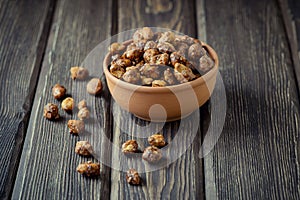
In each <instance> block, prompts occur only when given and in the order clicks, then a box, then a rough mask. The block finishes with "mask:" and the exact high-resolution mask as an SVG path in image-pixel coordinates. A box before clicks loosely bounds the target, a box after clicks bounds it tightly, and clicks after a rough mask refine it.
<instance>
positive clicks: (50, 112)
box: [44, 103, 59, 120]
mask: <svg viewBox="0 0 300 200" xmlns="http://www.w3.org/2000/svg"><path fill="white" fill-rule="evenodd" d="M44 117H45V118H46V119H50V120H54V119H58V118H59V114H58V107H57V105H56V104H54V103H47V104H46V105H45V107H44Z"/></svg>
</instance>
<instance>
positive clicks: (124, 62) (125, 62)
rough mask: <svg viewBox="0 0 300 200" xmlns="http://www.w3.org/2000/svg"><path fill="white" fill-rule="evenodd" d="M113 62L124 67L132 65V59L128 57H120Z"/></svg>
mask: <svg viewBox="0 0 300 200" xmlns="http://www.w3.org/2000/svg"><path fill="white" fill-rule="evenodd" d="M112 63H113V64H116V65H118V66H120V67H122V68H125V67H128V66H131V64H132V63H131V60H129V59H127V58H119V59H117V60H115V61H113V62H112Z"/></svg>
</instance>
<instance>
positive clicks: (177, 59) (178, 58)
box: [170, 52, 187, 66]
mask: <svg viewBox="0 0 300 200" xmlns="http://www.w3.org/2000/svg"><path fill="white" fill-rule="evenodd" d="M170 61H171V64H172V65H173V66H175V64H176V63H181V64H186V62H187V60H186V59H185V58H184V57H183V56H182V55H180V54H179V53H178V52H173V53H171V54H170Z"/></svg>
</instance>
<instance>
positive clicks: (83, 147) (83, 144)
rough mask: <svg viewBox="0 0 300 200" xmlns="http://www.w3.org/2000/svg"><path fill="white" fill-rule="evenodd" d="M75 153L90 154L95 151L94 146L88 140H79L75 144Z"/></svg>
mask: <svg viewBox="0 0 300 200" xmlns="http://www.w3.org/2000/svg"><path fill="white" fill-rule="evenodd" d="M75 153H77V154H78V155H82V156H90V155H91V154H92V153H93V147H92V145H91V144H90V143H89V142H88V141H78V142H77V143H76V146H75Z"/></svg>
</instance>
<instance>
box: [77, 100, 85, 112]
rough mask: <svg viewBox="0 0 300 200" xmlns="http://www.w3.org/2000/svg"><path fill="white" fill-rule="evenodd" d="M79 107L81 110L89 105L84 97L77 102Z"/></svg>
mask: <svg viewBox="0 0 300 200" xmlns="http://www.w3.org/2000/svg"><path fill="white" fill-rule="evenodd" d="M77 107H78V109H79V110H81V109H82V108H86V107H87V105H86V100H84V99H83V100H81V101H79V102H78V104H77Z"/></svg>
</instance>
